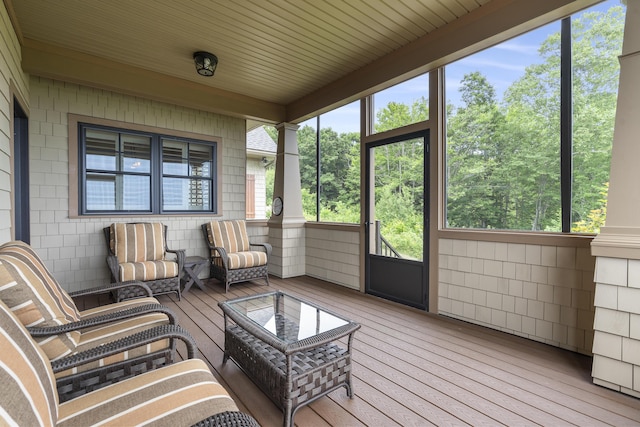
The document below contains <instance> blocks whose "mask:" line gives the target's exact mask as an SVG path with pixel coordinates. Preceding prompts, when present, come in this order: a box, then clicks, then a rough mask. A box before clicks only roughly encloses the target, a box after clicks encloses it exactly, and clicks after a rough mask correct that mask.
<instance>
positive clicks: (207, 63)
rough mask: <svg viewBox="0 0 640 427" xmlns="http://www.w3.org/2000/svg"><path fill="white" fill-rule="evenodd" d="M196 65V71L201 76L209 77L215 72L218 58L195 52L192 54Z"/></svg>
mask: <svg viewBox="0 0 640 427" xmlns="http://www.w3.org/2000/svg"><path fill="white" fill-rule="evenodd" d="M193 61H194V62H195V63H196V71H197V72H198V74H200V75H201V76H207V77H211V76H213V73H215V72H216V67H217V66H218V57H217V56H215V55H214V54H212V53H209V52H196V53H194V54H193Z"/></svg>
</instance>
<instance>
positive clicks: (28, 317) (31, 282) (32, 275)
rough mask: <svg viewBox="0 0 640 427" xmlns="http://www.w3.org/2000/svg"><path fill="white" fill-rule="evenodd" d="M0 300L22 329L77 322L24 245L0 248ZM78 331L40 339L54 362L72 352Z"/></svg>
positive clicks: (72, 306)
mask: <svg viewBox="0 0 640 427" xmlns="http://www.w3.org/2000/svg"><path fill="white" fill-rule="evenodd" d="M0 299H1V300H2V301H3V302H4V303H5V304H6V305H7V306H8V307H9V308H10V309H11V310H12V311H13V312H14V313H15V314H16V315H17V316H18V319H20V321H21V322H22V324H23V325H25V326H41V327H44V326H58V325H64V324H67V323H71V322H75V321H78V320H80V314H79V312H78V310H77V308H76V306H75V304H74V302H73V300H72V299H71V297H70V296H69V294H67V292H65V290H64V289H62V287H61V286H60V285H59V284H58V282H57V281H56V280H55V279H54V278H53V276H52V275H51V273H49V271H48V270H47V268H46V267H45V265H44V263H42V261H41V260H40V258H39V257H38V255H37V254H36V253H35V251H34V250H33V249H32V248H31V247H30V246H29V245H27V244H26V243H22V242H9V243H6V244H4V245H2V246H0ZM79 339H80V332H77V331H74V332H69V333H67V334H62V335H58V336H55V337H47V338H39V339H38V343H39V344H40V346H41V347H42V348H43V350H44V351H45V353H46V354H47V356H49V358H50V359H52V360H54V359H57V358H59V357H63V356H65V355H67V354H70V353H71V352H73V351H74V350H75V347H76V346H77V345H78V342H79Z"/></svg>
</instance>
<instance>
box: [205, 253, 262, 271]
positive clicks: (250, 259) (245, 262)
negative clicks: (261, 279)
mask: <svg viewBox="0 0 640 427" xmlns="http://www.w3.org/2000/svg"><path fill="white" fill-rule="evenodd" d="M228 255H229V256H228V263H229V264H228V265H229V269H230V270H236V269H238V268H249V267H258V266H260V265H265V264H266V263H267V254H266V252H259V251H250V252H236V253H231V254H228ZM214 259H215V258H214Z"/></svg>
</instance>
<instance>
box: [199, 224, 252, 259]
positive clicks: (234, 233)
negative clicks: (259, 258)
mask: <svg viewBox="0 0 640 427" xmlns="http://www.w3.org/2000/svg"><path fill="white" fill-rule="evenodd" d="M207 233H208V235H209V236H208V237H209V242H211V243H212V244H213V246H219V247H221V248H224V250H225V251H227V253H233V252H246V251H249V250H250V246H249V235H248V234H247V227H246V221H244V220H230V221H211V222H209V224H208V226H207Z"/></svg>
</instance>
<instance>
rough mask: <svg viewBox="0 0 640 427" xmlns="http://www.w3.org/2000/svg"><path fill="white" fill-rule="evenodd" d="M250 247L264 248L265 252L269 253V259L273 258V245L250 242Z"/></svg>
mask: <svg viewBox="0 0 640 427" xmlns="http://www.w3.org/2000/svg"><path fill="white" fill-rule="evenodd" d="M249 245H250V246H262V247H263V248H264V251H265V252H266V253H267V258H271V250H272V247H271V244H269V243H251V242H249Z"/></svg>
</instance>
